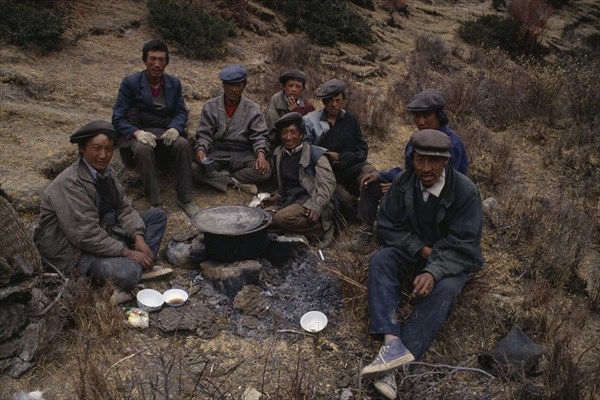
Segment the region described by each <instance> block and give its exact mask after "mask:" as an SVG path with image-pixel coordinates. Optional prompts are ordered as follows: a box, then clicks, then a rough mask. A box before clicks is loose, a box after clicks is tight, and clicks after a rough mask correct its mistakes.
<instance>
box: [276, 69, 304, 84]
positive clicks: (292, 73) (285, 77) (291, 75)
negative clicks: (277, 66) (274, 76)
mask: <svg viewBox="0 0 600 400" xmlns="http://www.w3.org/2000/svg"><path fill="white" fill-rule="evenodd" d="M290 79H295V80H297V81H300V82H302V83H303V84H306V74H305V73H304V72H302V71H300V70H299V69H290V70H288V71H285V72H284V73H283V74H281V76H280V77H279V82H281V84H282V85H285V83H286V82H287V81H289V80H290Z"/></svg>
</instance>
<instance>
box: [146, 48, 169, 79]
mask: <svg viewBox="0 0 600 400" xmlns="http://www.w3.org/2000/svg"><path fill="white" fill-rule="evenodd" d="M145 64H146V71H147V74H148V77H149V78H151V79H156V80H158V79H160V78H161V76H162V75H163V74H164V72H165V68H166V67H167V53H166V52H164V51H149V52H148V57H146V62H145Z"/></svg>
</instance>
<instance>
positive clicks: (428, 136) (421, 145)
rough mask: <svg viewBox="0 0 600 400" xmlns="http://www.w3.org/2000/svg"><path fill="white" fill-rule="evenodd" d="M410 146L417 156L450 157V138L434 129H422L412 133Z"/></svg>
mask: <svg viewBox="0 0 600 400" xmlns="http://www.w3.org/2000/svg"><path fill="white" fill-rule="evenodd" d="M410 144H411V145H412V147H413V149H414V151H415V152H416V153H417V154H423V155H426V156H438V157H450V137H448V135H446V134H445V133H444V132H440V131H436V130H435V129H423V130H421V131H418V132H415V133H413V134H412V136H411V137H410Z"/></svg>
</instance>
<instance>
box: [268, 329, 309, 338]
mask: <svg viewBox="0 0 600 400" xmlns="http://www.w3.org/2000/svg"><path fill="white" fill-rule="evenodd" d="M277 333H297V334H298V335H306V336H312V337H315V336H316V335H313V334H312V333H306V332H301V331H296V330H294V329H280V330H278V331H277Z"/></svg>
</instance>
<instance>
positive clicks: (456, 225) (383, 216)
mask: <svg viewBox="0 0 600 400" xmlns="http://www.w3.org/2000/svg"><path fill="white" fill-rule="evenodd" d="M410 144H411V149H412V152H411V161H412V164H413V166H414V167H411V168H409V169H408V170H406V171H404V172H403V173H401V174H399V175H397V176H396V177H395V178H394V181H393V183H392V185H391V187H390V189H389V191H388V193H387V195H386V196H384V198H383V200H382V202H381V207H380V210H379V218H378V225H377V233H378V236H379V237H380V238H381V240H382V242H383V246H384V248H383V249H381V250H379V251H377V252H375V253H374V254H373V255H372V256H371V260H370V262H369V279H368V299H369V313H370V317H371V319H370V327H369V331H370V333H371V334H373V335H378V336H383V339H384V345H383V346H382V347H381V350H380V351H379V354H378V356H377V357H376V358H375V360H374V361H373V362H372V363H371V364H369V365H367V366H366V367H364V368H363V369H362V371H361V375H362V376H363V377H365V378H375V382H374V385H375V388H376V389H377V390H378V391H379V392H380V393H381V394H382V395H384V396H385V397H386V398H388V399H395V398H396V394H397V393H396V381H395V376H394V371H395V369H396V368H398V367H400V366H402V365H404V364H406V363H409V362H411V361H413V360H415V359H417V360H418V359H419V358H421V356H423V354H424V353H425V352H426V351H427V349H429V347H430V346H431V343H432V342H433V340H434V339H435V337H436V335H437V332H438V331H439V329H440V328H441V326H442V324H443V323H444V321H445V320H446V319H447V318H448V316H449V314H450V311H451V308H452V305H453V304H454V302H455V300H456V297H457V296H458V294H459V293H460V292H461V290H462V288H463V287H464V286H465V284H466V283H467V282H468V281H469V275H468V274H469V273H472V272H476V271H479V270H480V269H481V267H482V266H483V258H482V255H481V249H480V242H481V231H482V227H483V213H482V205H481V198H480V195H479V190H478V189H477V186H475V184H474V183H473V182H471V181H470V180H469V178H467V177H466V176H465V175H463V174H461V173H460V172H458V171H457V170H456V169H454V168H453V167H452V166H451V165H450V164H449V160H450V147H451V141H450V138H449V137H448V135H446V134H445V133H443V132H440V131H437V130H433V129H424V130H421V131H418V132H415V133H413V135H412V136H411V138H410ZM405 285H406V286H408V293H411V295H410V298H411V299H414V301H415V302H414V309H413V311H412V313H411V315H410V316H408V317H407V318H406V319H404V320H401V319H399V318H398V317H397V311H398V310H399V309H400V307H401V306H402V303H403V300H404V301H406V300H407V299H403V296H402V293H403V291H404V287H405Z"/></svg>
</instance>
